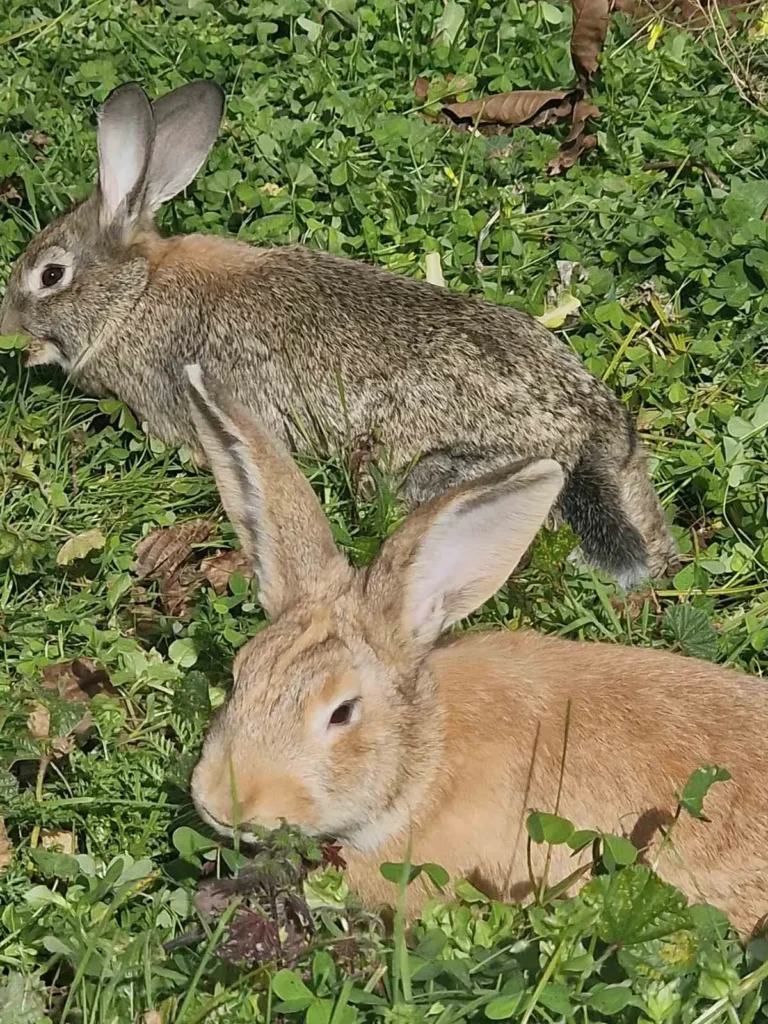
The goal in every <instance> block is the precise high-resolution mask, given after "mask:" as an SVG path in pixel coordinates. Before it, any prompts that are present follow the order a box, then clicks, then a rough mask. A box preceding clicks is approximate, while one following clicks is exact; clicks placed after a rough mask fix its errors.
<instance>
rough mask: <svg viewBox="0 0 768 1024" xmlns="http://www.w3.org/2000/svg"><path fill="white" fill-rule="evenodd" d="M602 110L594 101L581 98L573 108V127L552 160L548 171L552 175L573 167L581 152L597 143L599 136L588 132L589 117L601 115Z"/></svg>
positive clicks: (592, 147)
mask: <svg viewBox="0 0 768 1024" xmlns="http://www.w3.org/2000/svg"><path fill="white" fill-rule="evenodd" d="M599 116H600V111H599V110H598V109H597V107H596V106H595V105H594V104H593V103H589V102H588V101H587V100H579V101H578V103H576V104H575V106H574V108H573V114H572V118H571V129H570V131H569V132H568V134H567V135H566V137H565V138H564V139H563V141H562V142H561V144H560V151H559V152H558V154H557V156H556V157H555V158H554V160H550V162H549V164H548V165H547V171H548V172H549V174H550V175H554V174H561V173H562V172H563V171H566V170H568V168H569V167H573V165H574V164H575V163H576V161H577V160H578V159H579V157H580V156H581V154H582V153H583V152H584V151H585V150H588V149H594V148H595V146H596V145H597V136H596V135H589V134H587V133H586V131H585V129H586V124H587V119H588V118H590V117H599Z"/></svg>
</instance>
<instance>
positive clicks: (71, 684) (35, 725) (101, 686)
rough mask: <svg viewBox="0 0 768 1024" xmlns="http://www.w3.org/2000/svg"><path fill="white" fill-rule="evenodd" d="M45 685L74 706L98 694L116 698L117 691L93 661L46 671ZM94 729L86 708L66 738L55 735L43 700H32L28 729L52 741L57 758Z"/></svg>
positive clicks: (49, 667)
mask: <svg viewBox="0 0 768 1024" xmlns="http://www.w3.org/2000/svg"><path fill="white" fill-rule="evenodd" d="M40 682H41V686H42V687H43V688H44V689H46V690H52V691H54V692H55V693H56V695H57V697H58V698H59V699H60V700H65V701H68V702H69V703H72V704H87V703H88V701H89V700H90V699H91V698H92V697H95V696H96V694H97V693H108V694H110V695H116V694H117V692H118V691H117V690H116V689H115V687H114V686H113V685H112V683H111V682H110V680H109V676H108V675H107V673H106V671H105V670H104V669H103V668H101V667H99V666H98V665H97V664H96V663H95V662H93V661H91V660H90V659H89V658H75V659H74V660H73V661H60V662H57V663H56V664H54V665H46V666H45V667H44V668H43V672H42V679H41V681H40ZM92 726H93V719H92V718H91V713H90V711H89V710H88V709H87V707H86V708H84V709H83V713H82V715H81V716H80V718H79V719H78V720H77V721H76V722H75V724H74V725H73V726H72V727H71V729H70V730H69V732H68V733H67V734H66V736H51V734H50V732H51V713H50V711H49V709H48V708H47V707H46V706H45V704H42V703H41V702H40V701H32V703H31V704H30V706H29V711H28V714H27V728H28V729H29V731H30V732H31V733H32V735H33V736H34V738H35V739H36V740H47V739H49V740H50V741H51V754H52V756H53V757H66V756H67V754H71V753H72V751H73V750H74V749H75V745H76V737H79V736H80V737H82V736H85V735H86V734H87V733H88V732H89V730H90V729H91V727H92Z"/></svg>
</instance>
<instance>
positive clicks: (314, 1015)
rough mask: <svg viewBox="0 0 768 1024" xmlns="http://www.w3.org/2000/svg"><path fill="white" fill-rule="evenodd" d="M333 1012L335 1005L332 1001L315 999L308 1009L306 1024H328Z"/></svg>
mask: <svg viewBox="0 0 768 1024" xmlns="http://www.w3.org/2000/svg"><path fill="white" fill-rule="evenodd" d="M307 992H309V989H307ZM332 1011H333V1003H332V1002H331V1000H330V999H314V1000H313V1001H312V1004H311V1005H310V1006H309V1008H308V1009H307V1015H306V1017H305V1018H304V1020H305V1021H306V1024H328V1021H329V1020H330V1019H331V1012H332Z"/></svg>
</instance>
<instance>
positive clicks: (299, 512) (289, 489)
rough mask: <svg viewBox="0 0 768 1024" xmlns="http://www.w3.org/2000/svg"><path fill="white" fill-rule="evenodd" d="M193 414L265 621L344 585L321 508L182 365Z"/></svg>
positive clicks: (240, 413) (271, 447) (286, 458)
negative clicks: (254, 577)
mask: <svg viewBox="0 0 768 1024" xmlns="http://www.w3.org/2000/svg"><path fill="white" fill-rule="evenodd" d="M186 372H187V376H188V377H189V381H190V384H191V387H190V389H189V395H190V405H191V409H192V415H193V418H194V421H195V426H196V428H197V433H198V437H199V439H200V443H201V445H202V446H203V449H204V450H205V454H206V455H207V457H208V460H209V462H210V465H211V469H212V470H213V474H214V476H215V477H216V484H217V486H218V488H219V494H220V496H221V501H222V504H223V505H224V508H225V510H226V512H227V515H228V516H229V519H230V521H231V522H232V524H233V526H234V527H235V529H236V530H237V534H238V536H239V538H240V542H241V544H242V545H243V550H244V551H245V552H246V554H247V555H248V556H249V558H250V559H251V561H252V563H253V566H254V569H255V570H256V573H257V575H258V579H259V597H260V600H261V603H262V604H263V606H264V608H265V610H266V612H267V614H268V615H269V616H270V618H277V617H278V616H279V615H280V614H282V613H283V612H284V611H285V610H286V608H288V607H289V606H290V605H292V604H294V603H296V602H297V601H301V600H306V599H310V600H311V599H320V598H322V596H323V595H324V594H328V593H329V592H330V591H331V590H332V589H333V588H334V586H338V585H339V583H341V582H343V581H346V580H348V579H350V578H351V575H352V570H351V568H350V566H349V565H348V563H347V562H346V560H345V559H344V558H342V556H341V554H340V553H339V551H338V550H337V548H336V545H335V543H334V540H333V534H332V533H331V529H330V527H329V525H328V521H327V520H326V518H325V515H324V514H323V510H322V508H321V507H320V503H319V502H318V500H317V498H316V497H315V495H314V492H313V490H312V488H311V486H310V484H309V482H308V481H307V479H306V477H305V476H304V474H303V473H302V472H301V470H300V469H299V467H298V466H297V465H296V463H295V462H294V461H293V459H292V458H291V456H290V454H289V453H288V452H287V451H286V450H285V448H283V446H282V445H281V444H280V442H279V441H277V440H276V439H275V438H273V437H271V436H270V435H269V434H268V433H267V432H266V431H265V430H264V429H263V428H262V427H261V426H259V424H258V423H257V422H256V420H255V419H254V418H253V416H251V414H250V413H248V412H247V411H246V410H245V409H244V408H243V407H242V406H241V405H239V403H237V402H235V401H234V400H232V399H229V398H225V397H224V396H222V395H221V394H220V393H219V389H218V387H217V386H216V384H215V383H214V382H212V381H207V382H205V383H204V382H203V378H202V373H201V370H200V367H199V366H196V365H195V366H187V367H186Z"/></svg>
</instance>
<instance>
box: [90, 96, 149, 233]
mask: <svg viewBox="0 0 768 1024" xmlns="http://www.w3.org/2000/svg"><path fill="white" fill-rule="evenodd" d="M153 137H154V122H153V120H152V108H151V107H150V105H149V100H148V99H147V97H146V95H145V94H144V90H143V89H142V88H141V87H140V86H138V85H137V84H136V83H135V82H128V83H126V84H125V85H121V86H119V87H118V88H117V89H115V90H114V91H113V92H111V93H110V94H109V96H108V97H107V98H106V100H105V101H104V105H103V106H102V108H101V111H100V112H99V127H98V147H99V222H100V224H101V226H102V227H103V228H111V229H113V228H117V229H118V230H124V229H125V228H127V227H128V226H129V225H130V224H132V223H133V222H134V221H135V219H136V217H137V216H138V214H139V212H140V210H141V205H142V199H143V196H144V182H145V176H146V170H147V166H148V164H149V158H150V155H151V152H152V140H153Z"/></svg>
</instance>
